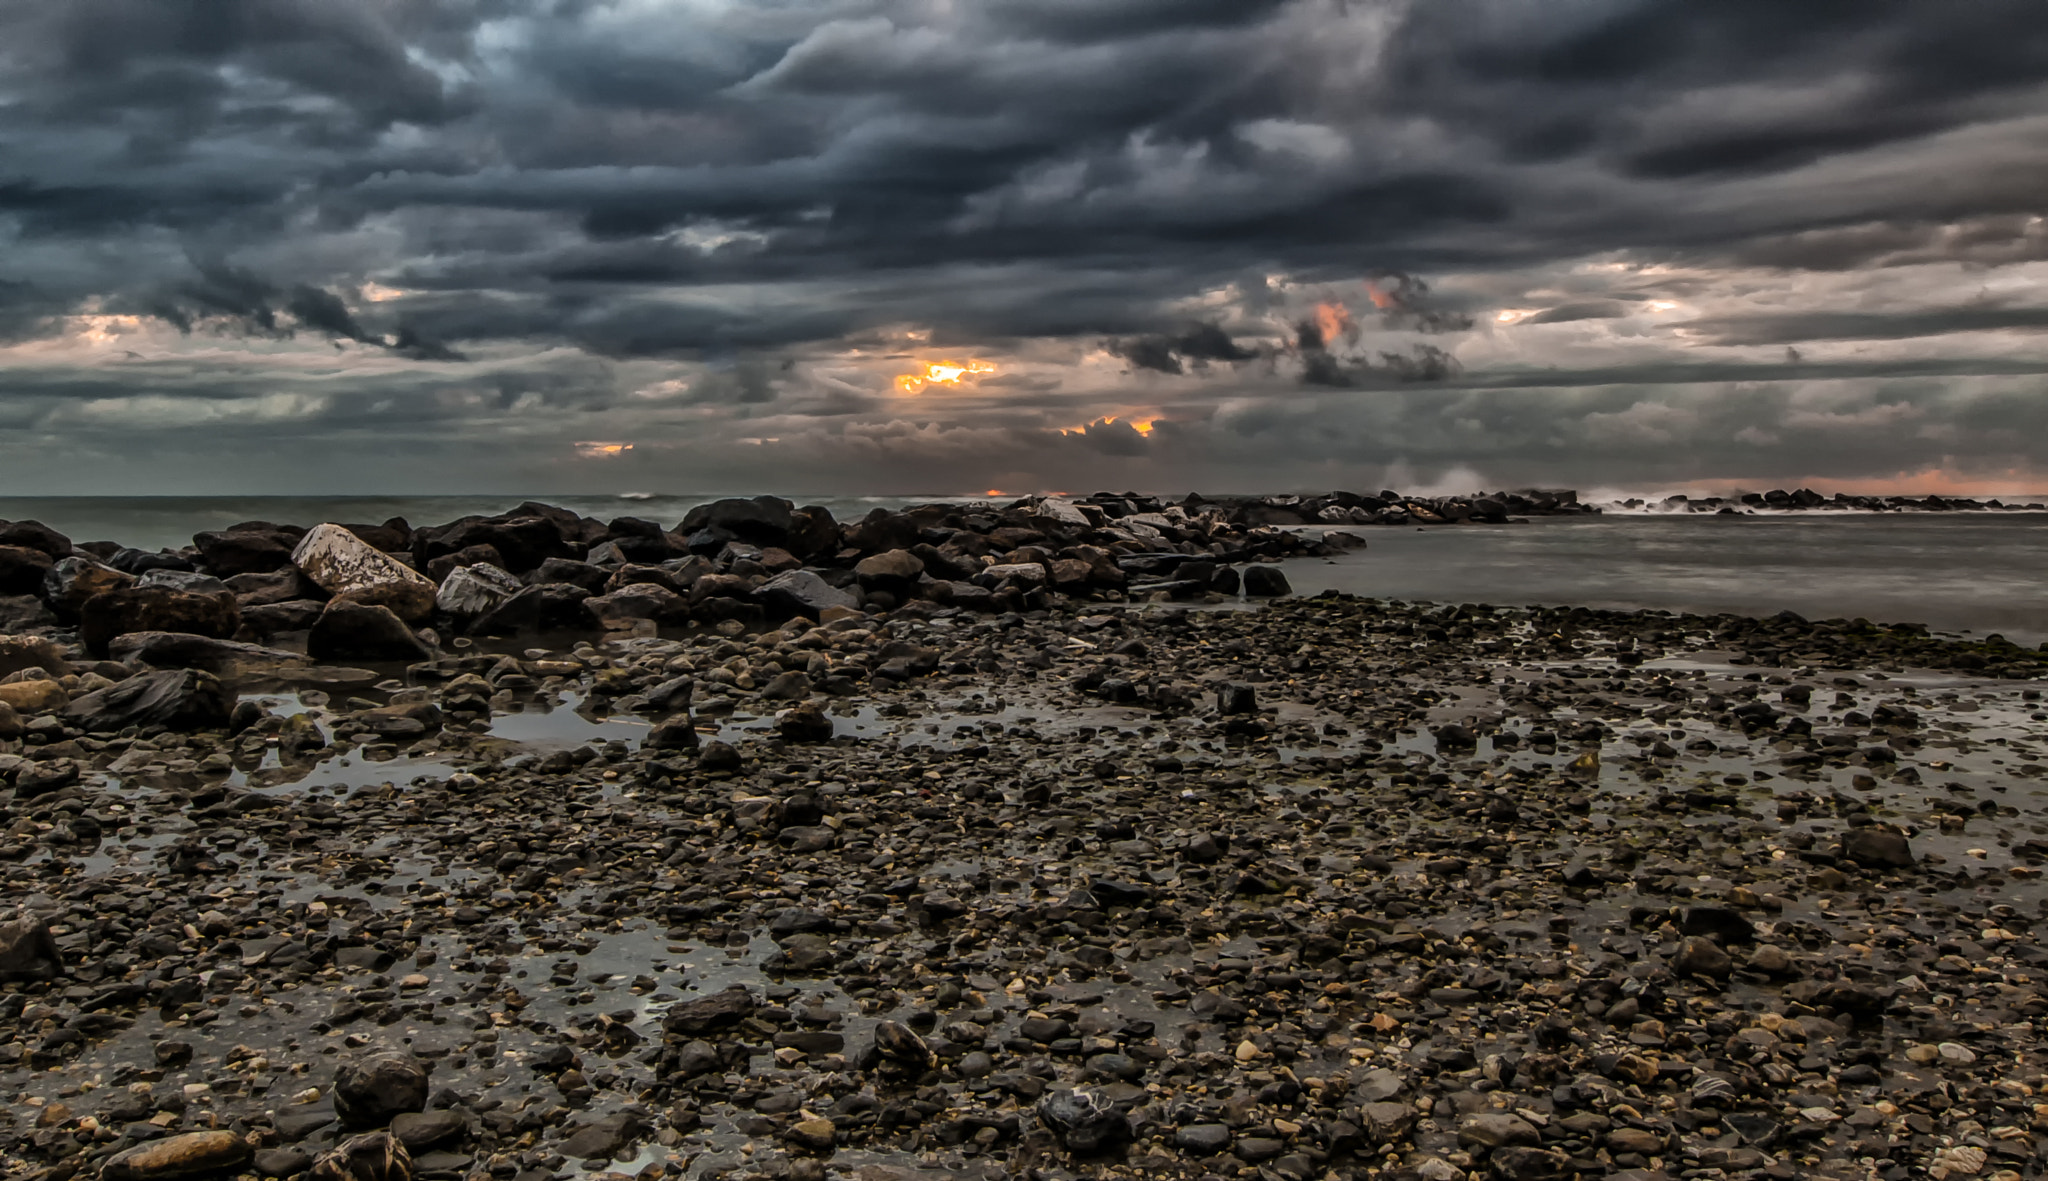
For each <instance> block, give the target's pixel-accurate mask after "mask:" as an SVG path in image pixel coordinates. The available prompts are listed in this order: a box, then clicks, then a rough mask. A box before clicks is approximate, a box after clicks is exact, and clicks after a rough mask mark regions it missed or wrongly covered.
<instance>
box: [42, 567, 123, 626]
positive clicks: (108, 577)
mask: <svg viewBox="0 0 2048 1181" xmlns="http://www.w3.org/2000/svg"><path fill="white" fill-rule="evenodd" d="M134 581H135V576H134V575H132V574H123V573H122V572H121V571H119V570H116V569H114V568H113V567H112V566H107V565H103V564H101V563H99V562H95V561H93V560H92V559H91V558H88V557H84V556H82V555H73V556H71V557H68V558H65V559H63V560H61V561H59V562H58V563H57V564H56V565H54V566H51V567H50V572H49V574H47V575H45V576H44V578H43V601H44V602H45V603H48V604H49V605H50V610H52V611H55V612H56V613H57V617H58V618H59V619H63V620H66V621H67V622H68V621H72V620H76V619H77V618H78V612H79V609H80V608H82V607H84V606H85V602H86V600H87V599H90V598H92V597H93V596H94V595H98V594H103V593H105V592H107V591H111V590H120V589H121V588H122V587H125V586H128V585H130V584H132V583H133V582H134Z"/></svg>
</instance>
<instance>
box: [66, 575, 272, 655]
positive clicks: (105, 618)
mask: <svg viewBox="0 0 2048 1181" xmlns="http://www.w3.org/2000/svg"><path fill="white" fill-rule="evenodd" d="M241 623H242V611H241V607H240V605H239V604H237V603H236V602H235V596H234V593H233V592H232V591H229V590H228V589H227V588H226V587H222V588H221V589H220V591H219V592H217V593H210V594H209V593H203V592H194V591H181V590H172V589H170V588H169V587H165V586H140V585H137V586H131V587H123V588H121V589H118V590H110V591H105V592H102V593H100V594H97V595H94V596H93V597H92V598H90V599H87V600H86V601H85V604H84V605H83V606H82V607H80V608H79V612H78V639H79V642H81V643H83V644H84V645H85V650H86V651H87V652H89V653H91V654H92V655H94V656H99V657H104V656H106V655H107V653H108V645H109V644H110V643H111V642H112V641H113V639H114V637H116V636H124V635H127V634H129V633H130V632H184V633H187V634H190V635H195V636H209V637H212V638H213V639H216V640H225V639H228V638H229V637H231V636H233V635H234V634H235V630H236V629H237V628H239V627H240V626H241Z"/></svg>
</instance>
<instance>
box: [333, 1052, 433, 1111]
mask: <svg viewBox="0 0 2048 1181" xmlns="http://www.w3.org/2000/svg"><path fill="white" fill-rule="evenodd" d="M426 1107H427V1067H426V1064H425V1063H422V1062H421V1061H420V1060H419V1059H417V1058H415V1057H413V1056H412V1055H411V1054H401V1053H395V1052H392V1051H379V1052H373V1053H370V1054H367V1055H365V1056H363V1057H361V1058H357V1059H355V1060H354V1061H352V1062H346V1063H343V1064H342V1066H341V1067H340V1068H339V1069H338V1070H336V1071H335V1074H334V1113H335V1114H336V1115H338V1116H340V1117H341V1120H342V1122H343V1123H345V1124H349V1125H351V1126H354V1127H381V1126H383V1125H385V1124H388V1123H390V1122H391V1119H392V1117H393V1116H396V1115H400V1114H402V1113H405V1112H417V1111H425V1110H426Z"/></svg>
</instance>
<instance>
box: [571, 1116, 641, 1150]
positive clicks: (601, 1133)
mask: <svg viewBox="0 0 2048 1181" xmlns="http://www.w3.org/2000/svg"><path fill="white" fill-rule="evenodd" d="M646 1132H647V1125H646V1124H645V1123H643V1122H642V1121H641V1119H640V1117H639V1116H637V1115H634V1114H632V1113H631V1112H625V1111H621V1112H617V1113H615V1114H612V1115H608V1116H605V1117H604V1118H603V1119H600V1120H598V1121H596V1122H595V1123H591V1124H586V1125H584V1126H583V1127H581V1128H578V1129H577V1130H576V1131H575V1132H574V1133H572V1134H571V1135H570V1136H569V1138H568V1139H567V1140H564V1141H563V1142H562V1148H561V1152H562V1155H563V1156H566V1157H569V1158H570V1159H572V1160H587V1161H608V1160H611V1159H612V1158H613V1157H616V1156H618V1155H620V1154H621V1153H623V1152H625V1151H626V1149H628V1148H630V1147H632V1145H633V1142H634V1141H635V1140H638V1139H639V1138H640V1137H641V1136H643V1135H645V1134H646Z"/></svg>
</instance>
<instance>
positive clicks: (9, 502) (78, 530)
mask: <svg viewBox="0 0 2048 1181" xmlns="http://www.w3.org/2000/svg"><path fill="white" fill-rule="evenodd" d="M528 499H533V500H541V501H544V502H546V503H549V504H558V505H560V506H562V507H564V508H568V509H573V510H575V511H576V512H579V513H583V514H586V515H589V516H594V517H600V518H604V519H607V520H608V519H611V518H613V517H620V516H634V517H644V518H647V519H649V520H653V521H658V522H660V523H662V524H663V525H666V526H673V525H674V524H676V523H677V522H679V521H680V520H681V519H682V517H683V514H684V513H686V512H687V511H689V509H690V507H691V506H693V505H696V504H700V503H703V502H704V501H706V500H709V499H713V498H712V497H708V496H641V495H626V496H536V497H525V496H411V497H369V496H364V497H334V496H329V497H307V496H243V497H97V496H95V497H46V498H33V499H27V498H5V497H0V519H7V520H24V519H33V520H39V521H42V522H43V523H44V524H47V525H49V526H51V527H53V528H55V529H58V530H60V531H62V532H63V533H65V534H67V535H68V536H70V537H71V538H73V539H74V540H77V541H94V540H110V541H118V542H120V543H122V544H124V545H132V546H137V547H139V548H143V549H159V548H164V547H177V546H181V545H186V544H189V543H190V541H191V538H192V535H193V534H194V533H197V532H200V531H203V530H208V529H220V528H224V527H226V526H228V525H233V524H237V523H239V522H242V521H252V520H260V521H281V522H292V523H297V524H312V523H315V522H319V521H342V522H350V523H364V522H367V523H379V522H382V521H385V520H388V519H390V518H392V517H403V518H404V519H406V520H407V521H409V522H411V523H412V524H415V525H427V524H440V523H443V522H446V521H452V520H455V519H456V518H458V517H462V516H467V515H470V514H473V513H476V514H488V513H495V512H501V511H503V510H505V509H508V508H511V507H513V506H514V505H517V504H518V503H520V502H521V501H523V500H528ZM935 499H965V498H941V497H932V496H922V497H820V498H813V499H810V500H807V501H805V502H804V503H811V504H822V505H824V506H826V507H827V508H830V509H831V510H832V512H833V515H834V516H836V517H838V518H839V519H840V520H842V521H844V520H850V519H854V518H857V517H860V516H863V515H865V514H866V513H867V512H868V511H870V510H871V509H874V508H877V507H880V508H900V507H903V506H905V505H910V504H917V503H923V502H928V501H931V500H935ZM1350 532H1353V533H1355V534H1356V535H1358V536H1360V537H1362V538H1364V539H1365V541H1366V548H1365V549H1363V550H1359V551H1355V552H1352V553H1348V554H1345V555H1344V556H1342V557H1337V558H1332V559H1304V560H1299V561H1294V562H1290V563H1288V564H1287V572H1288V577H1289V580H1290V581H1291V582H1292V583H1293V585H1294V589H1295V591H1296V592H1297V593H1300V594H1313V593H1316V592H1318V591H1324V590H1338V591H1345V592H1348V593H1351V594H1359V595H1368V596H1372V597H1375V598H1382V599H1399V600H1405V601H1410V602H1434V603H1491V604H1496V605H1534V604H1543V605H1555V606H1588V607H1602V608H1614V609H1624V610H1634V609H1662V610H1669V611H1684V612H1696V613H1701V614H1717V613H1722V612H1728V613H1733V614H1738V615H1757V616H1760V615H1771V614H1775V613H1777V612H1779V611H1793V612H1796V613H1798V614H1800V615H1802V616H1805V617H1806V618H1808V619H1835V618H1841V619H1855V618H1863V619H1868V620H1871V621H1873V622H1880V623H1904V622H1910V623H1921V624H1926V625H1927V626H1928V627H1930V628H1933V629H1935V630H1936V631H1940V632H1946V633H1951V634H1957V635H1972V636H1979V637H1981V636H1984V635H1988V634H1992V633H1996V634H2000V635H2003V636H2005V637H2006V638H2007V639H2009V640H2012V641H2013V642H2015V643H2020V644H2026V645H2030V646H2031V645H2036V644H2040V643H2043V642H2048V512H1981V513H1978V512H1960V513H1850V512H1826V513H1775V514H1774V513H1758V514H1755V515H1740V516H1723V515H1715V514H1684V513H1680V514H1669V513H1639V512H1621V511H1610V512H1604V513H1601V514H1598V515H1587V516H1571V517H1538V518H1533V519H1531V520H1529V521H1527V522H1525V523H1517V524H1506V525H1455V526H1436V527H1430V528H1409V527H1374V526H1364V527H1356V528H1353V529H1351V530H1350Z"/></svg>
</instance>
